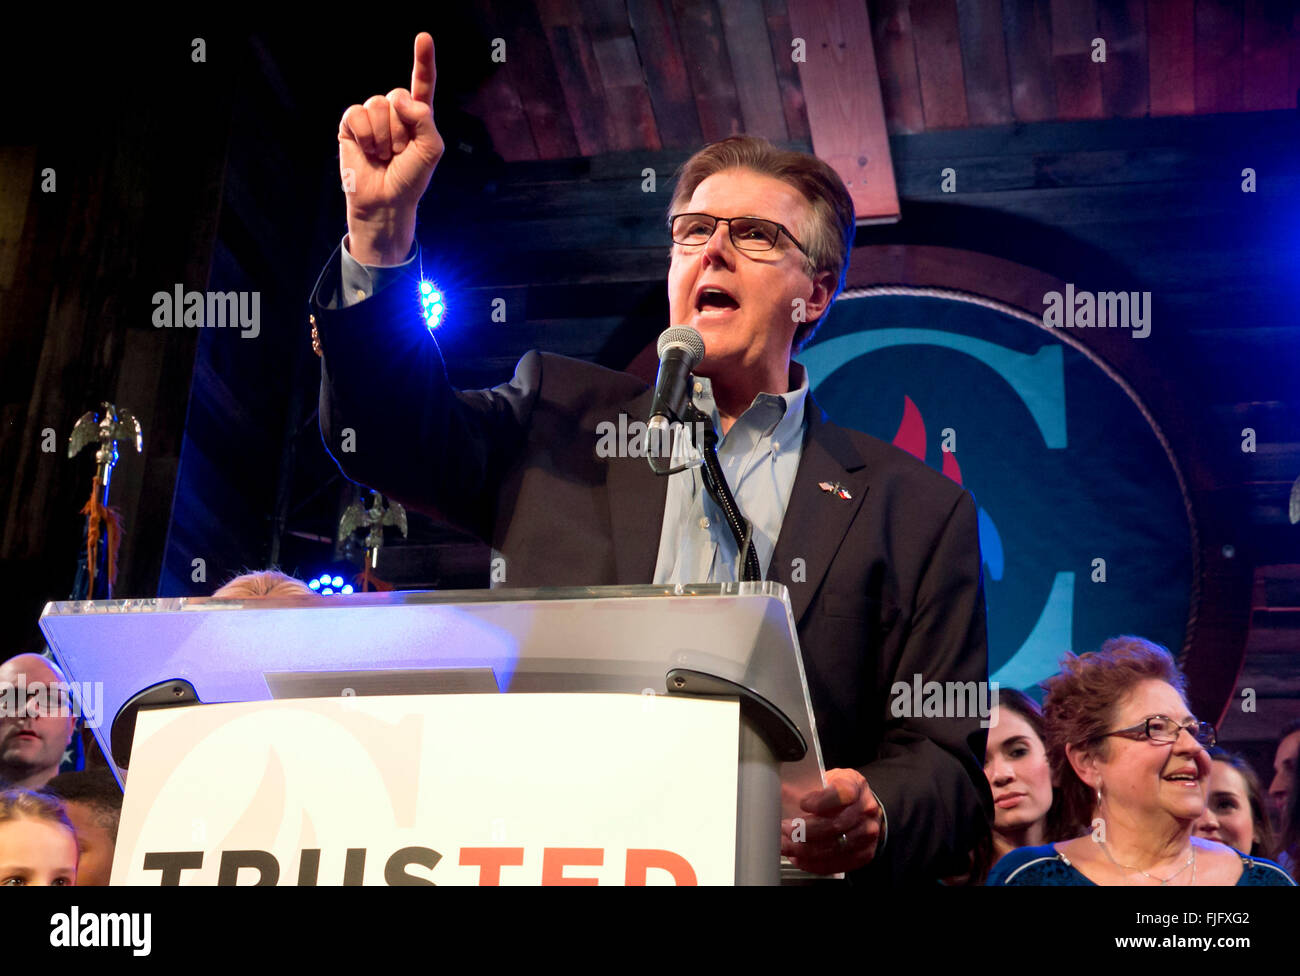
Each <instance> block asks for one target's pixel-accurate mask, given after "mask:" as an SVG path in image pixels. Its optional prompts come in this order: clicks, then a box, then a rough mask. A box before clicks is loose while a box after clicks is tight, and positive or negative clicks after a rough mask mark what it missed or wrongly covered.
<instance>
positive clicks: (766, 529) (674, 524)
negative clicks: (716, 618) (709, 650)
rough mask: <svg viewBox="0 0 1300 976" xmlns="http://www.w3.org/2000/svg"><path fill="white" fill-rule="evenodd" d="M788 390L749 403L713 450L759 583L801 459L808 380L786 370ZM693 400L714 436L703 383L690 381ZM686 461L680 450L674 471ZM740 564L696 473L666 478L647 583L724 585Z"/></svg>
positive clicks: (712, 409) (712, 408)
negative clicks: (747, 535) (748, 534)
mask: <svg viewBox="0 0 1300 976" xmlns="http://www.w3.org/2000/svg"><path fill="white" fill-rule="evenodd" d="M790 385H791V386H793V387H794V389H792V390H791V391H790V392H788V393H781V394H776V393H760V394H759V395H758V396H756V397H754V402H753V403H752V404H750V406H749V409H747V410H746V411H745V412H744V413H743V414H741V415H740V416H739V417H737V418H736V421H735V423H733V424H732V425H731V429H730V430H729V431H727V434H726V436H725V437H723V438H722V439H721V440H720V441H719V443H718V464H719V465H720V466H721V468H722V473H723V475H724V476H725V477H726V479H727V484H728V485H729V486H730V487H731V493H732V494H733V495H735V497H736V504H737V506H739V508H740V513H741V514H742V515H744V516H745V518H747V519H749V521H750V523H751V524H752V526H753V535H752V540H753V543H754V549H755V550H756V551H757V554H758V563H759V566H760V567H761V569H762V571H763V578H764V579H766V578H767V573H768V569H769V568H770V567H771V563H772V551H773V550H774V549H775V548H776V540H777V537H778V536H779V535H780V534H781V523H782V522H783V521H784V520H785V509H786V505H787V504H789V501H790V492H791V490H792V489H793V488H794V476H795V472H796V471H798V470H799V459H800V457H801V456H802V455H803V432H804V404H805V402H806V401H807V399H808V376H807V374H806V373H805V371H804V368H803V367H802V366H800V365H799V364H798V363H791V364H790ZM692 398H693V400H694V401H695V406H696V407H697V408H699V410H700V411H701V412H702V413H705V414H707V415H708V416H709V417H711V418H712V420H713V427H714V429H715V430H716V429H718V426H719V425H718V408H717V404H716V403H715V402H714V399H713V390H712V387H711V385H710V383H709V380H708V378H707V377H704V376H697V377H696V378H695V383H694V388H693V391H692ZM690 456H694V457H698V455H697V454H695V452H694V450H692V449H689V448H688V449H686V450H682V449H681V448H680V447H679V450H678V453H677V454H676V455H675V456H674V458H673V465H674V466H677V465H679V464H681V463H682V462H683V461H684V460H686V459H687V458H688V457H690ZM739 561H740V547H739V546H738V545H737V544H736V539H735V536H733V535H732V534H731V529H730V528H728V526H727V521H726V519H725V518H724V517H723V514H722V509H720V508H719V507H718V505H717V503H716V502H714V500H713V498H712V497H711V496H710V495H709V493H708V491H706V490H705V488H704V476H703V474H702V473H701V470H700V467H699V466H698V465H697V466H695V467H692V468H691V469H690V470H688V471H681V472H678V473H677V474H674V475H669V476H668V497H667V499H666V500H665V502H664V522H663V529H662V530H661V532H660V533H659V558H658V560H657V561H656V562H655V576H654V582H656V583H725V582H730V581H732V580H737V579H739V578H740V576H739V574H738V572H737V569H738V566H739Z"/></svg>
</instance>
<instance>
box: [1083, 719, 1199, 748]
mask: <svg viewBox="0 0 1300 976" xmlns="http://www.w3.org/2000/svg"><path fill="white" fill-rule="evenodd" d="M1180 732H1186V733H1187V734H1188V735H1190V736H1191V737H1192V738H1193V739H1195V740H1196V741H1197V742H1199V743H1200V744H1201V745H1203V746H1212V745H1214V740H1215V731H1214V726H1213V725H1211V724H1210V723H1209V722H1198V721H1197V720H1196V719H1189V720H1188V721H1187V722H1185V723H1183V724H1182V725H1179V724H1178V723H1177V722H1175V721H1174V720H1173V719H1172V718H1170V717H1169V716H1168V715H1153V716H1151V718H1149V719H1146V720H1145V721H1143V722H1141V723H1140V724H1138V725H1134V726H1131V727H1130V728H1127V729H1116V730H1115V731H1114V732H1103V733H1102V734H1101V735H1099V736H1097V738H1099V739H1104V738H1106V737H1107V736H1109V735H1120V736H1123V737H1124V738H1126V739H1137V740H1142V739H1150V740H1151V741H1152V742H1161V743H1170V742H1176V741H1177V740H1178V733H1180Z"/></svg>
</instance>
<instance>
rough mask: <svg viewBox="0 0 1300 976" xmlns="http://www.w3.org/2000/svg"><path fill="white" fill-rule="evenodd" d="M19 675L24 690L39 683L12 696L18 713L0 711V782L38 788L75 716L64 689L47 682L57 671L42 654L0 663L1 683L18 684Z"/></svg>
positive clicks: (55, 765) (51, 771)
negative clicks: (20, 695)
mask: <svg viewBox="0 0 1300 976" xmlns="http://www.w3.org/2000/svg"><path fill="white" fill-rule="evenodd" d="M20 678H21V679H22V681H23V682H24V683H25V684H26V686H27V689H28V691H29V692H31V690H32V688H31V686H32V685H33V684H39V686H40V687H38V689H37V691H36V693H35V694H31V693H29V694H27V695H26V700H25V701H21V702H16V705H17V706H18V707H17V708H16V709H15V711H16V713H17V714H5V715H0V783H5V784H8V785H12V786H23V787H26V788H28V789H39V788H40V787H42V786H44V785H45V782H46V781H47V780H49V779H50V778H51V777H53V776H54V775H55V774H56V773H57V772H58V771H59V762H60V761H61V760H62V759H63V753H64V750H66V749H67V748H68V742H69V740H70V739H71V738H72V730H73V725H74V722H75V719H74V718H73V715H72V706H71V702H69V701H68V700H67V697H66V694H64V693H63V692H62V690H61V688H60V689H58V690H52V689H51V687H50V686H51V684H55V683H62V681H63V678H62V675H60V674H59V672H58V671H56V670H55V669H54V668H53V667H52V666H51V665H50V663H49V662H48V661H46V660H45V659H44V658H43V657H41V656H40V655H37V654H20V655H18V656H17V657H13V658H10V659H9V660H8V661H6V662H5V663H4V664H2V665H0V689H5V688H9V687H11V686H15V687H21V686H20V685H19V680H20ZM0 700H4V699H0ZM9 700H13V699H12V698H11V699H9Z"/></svg>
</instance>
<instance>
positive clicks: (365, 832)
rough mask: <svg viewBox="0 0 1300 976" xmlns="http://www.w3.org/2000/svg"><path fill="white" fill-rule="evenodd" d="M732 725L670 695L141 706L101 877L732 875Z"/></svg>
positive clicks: (421, 880) (638, 878) (460, 879)
mask: <svg viewBox="0 0 1300 976" xmlns="http://www.w3.org/2000/svg"><path fill="white" fill-rule="evenodd" d="M739 728H740V713H739V706H738V704H737V703H736V701H735V700H728V701H719V700H709V699H691V698H674V697H671V696H667V695H645V696H640V695H630V694H600V693H585V694H546V693H538V694H528V695H499V694H497V695H493V694H486V695H478V694H466V695H438V696H413V695H412V696H395V697H356V698H352V697H338V698H313V699H293V700H280V701H262V702H240V703H231V704H219V705H194V706H188V707H178V708H168V709H157V710H144V711H142V712H141V713H140V716H139V719H138V722H137V725H136V734H135V744H134V747H133V754H132V762H131V770H130V773H129V775H128V777H127V788H126V796H125V802H124V805H123V809H122V821H121V827H120V830H119V834H118V840H117V853H116V858H115V860H114V864H113V876H112V883H113V884H115V885H116V884H132V885H159V884H164V885H174V884H183V885H213V884H217V885H250V884H262V885H273V884H279V885H340V884H350V885H351V884H356V885H360V884H367V885H384V884H388V885H426V884H438V885H481V884H489V885H491V884H503V885H512V884H514V885H538V884H558V885H575V884H578V885H583V884H617V885H621V884H633V885H637V884H653V885H658V884H679V885H694V884H732V883H733V882H734V879H735V869H736V863H735V851H736V810H737V765H736V749H737V741H738V737H739V734H740V733H739ZM771 829H772V831H773V832H775V830H776V825H775V823H773V824H772V827H771Z"/></svg>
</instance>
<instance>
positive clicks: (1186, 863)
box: [1097, 840, 1196, 885]
mask: <svg viewBox="0 0 1300 976" xmlns="http://www.w3.org/2000/svg"><path fill="white" fill-rule="evenodd" d="M1097 843H1098V844H1099V845H1101V852H1102V853H1103V854H1105V855H1106V857H1107V858H1109V859H1110V863H1111V864H1113V865H1115V867H1117V868H1121V869H1122V870H1124V871H1136V872H1137V873H1138V874H1140V875H1142V877H1144V878H1146V879H1148V880H1149V881H1158V882H1159V883H1160V884H1161V885H1167V884H1169V882H1171V881H1173V880H1174V878H1176V877H1178V876H1179V875H1180V874H1182V873H1183V872H1184V871H1186V870H1187V868H1188V866H1189V865H1190V866H1191V869H1192V880H1191V881H1189V882H1188V884H1191V885H1194V884H1196V845H1195V844H1192V845H1191V847H1192V852H1191V854H1189V855H1188V856H1187V860H1186V861H1184V862H1183V866H1182V867H1181V868H1179V869H1178V870H1177V871H1175V872H1174V873H1173V874H1171V875H1170V876H1169V877H1167V878H1158V877H1156V876H1155V875H1154V874H1148V873H1147V872H1146V871H1143V870H1142V869H1141V868H1135V867H1133V866H1131V865H1128V864H1120V863H1119V861H1117V860H1115V858H1114V856H1113V855H1112V854H1111V852H1110V849H1109V848H1108V847H1106V842H1105V841H1104V840H1102V841H1098V842H1097Z"/></svg>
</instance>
